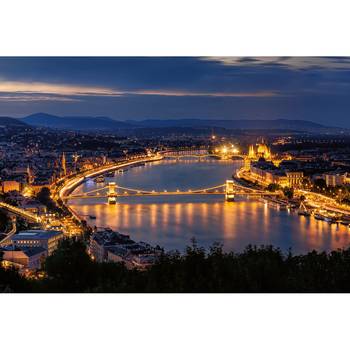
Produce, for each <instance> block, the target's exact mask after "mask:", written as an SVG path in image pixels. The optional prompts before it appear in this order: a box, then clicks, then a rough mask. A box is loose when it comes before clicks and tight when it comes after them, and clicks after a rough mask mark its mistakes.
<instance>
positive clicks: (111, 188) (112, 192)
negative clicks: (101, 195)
mask: <svg viewBox="0 0 350 350" xmlns="http://www.w3.org/2000/svg"><path fill="white" fill-rule="evenodd" d="M116 203H117V191H116V184H115V182H109V183H108V204H116Z"/></svg>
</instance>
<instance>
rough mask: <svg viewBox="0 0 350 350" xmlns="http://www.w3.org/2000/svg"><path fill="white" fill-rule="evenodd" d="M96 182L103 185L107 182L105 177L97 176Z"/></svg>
mask: <svg viewBox="0 0 350 350" xmlns="http://www.w3.org/2000/svg"><path fill="white" fill-rule="evenodd" d="M94 182H96V183H103V182H105V177H104V176H103V175H100V176H97V177H95V178H94Z"/></svg>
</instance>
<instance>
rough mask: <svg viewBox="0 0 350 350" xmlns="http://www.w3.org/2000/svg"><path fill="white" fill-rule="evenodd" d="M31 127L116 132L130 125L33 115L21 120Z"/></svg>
mask: <svg viewBox="0 0 350 350" xmlns="http://www.w3.org/2000/svg"><path fill="white" fill-rule="evenodd" d="M21 120H22V121H24V122H25V123H27V124H29V125H32V126H42V127H48V128H54V129H70V130H117V129H125V128H130V127H131V125H129V124H127V123H124V122H120V121H117V120H114V119H111V118H108V117H69V116H67V117H58V116H55V115H52V114H46V113H35V114H31V115H29V116H27V117H24V118H22V119H21Z"/></svg>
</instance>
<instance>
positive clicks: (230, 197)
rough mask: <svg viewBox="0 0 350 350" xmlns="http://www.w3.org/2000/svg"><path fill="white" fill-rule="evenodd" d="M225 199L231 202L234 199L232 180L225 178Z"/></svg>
mask: <svg viewBox="0 0 350 350" xmlns="http://www.w3.org/2000/svg"><path fill="white" fill-rule="evenodd" d="M225 192H226V194H225V199H226V201H227V202H233V201H234V200H235V191H234V183H233V180H226V187H225Z"/></svg>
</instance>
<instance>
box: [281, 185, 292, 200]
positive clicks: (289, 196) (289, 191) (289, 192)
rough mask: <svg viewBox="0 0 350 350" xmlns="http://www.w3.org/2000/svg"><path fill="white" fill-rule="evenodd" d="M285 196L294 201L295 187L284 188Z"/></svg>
mask: <svg viewBox="0 0 350 350" xmlns="http://www.w3.org/2000/svg"><path fill="white" fill-rule="evenodd" d="M283 194H284V195H285V196H286V197H287V198H288V199H292V198H293V196H294V190H293V187H284V188H283Z"/></svg>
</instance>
